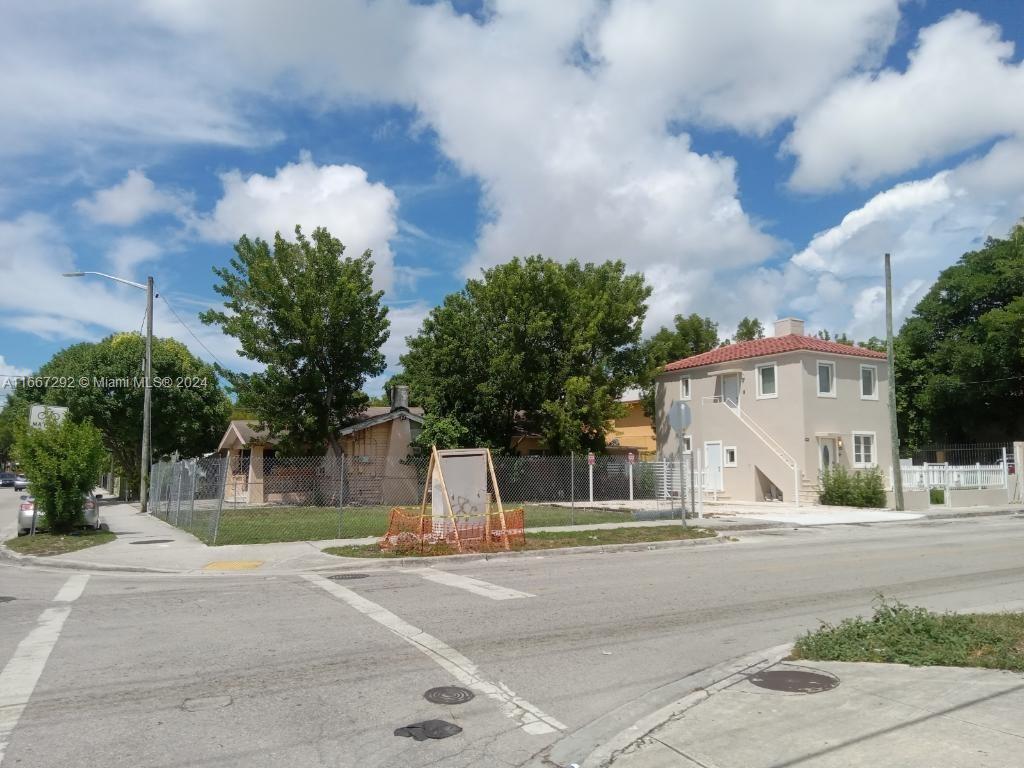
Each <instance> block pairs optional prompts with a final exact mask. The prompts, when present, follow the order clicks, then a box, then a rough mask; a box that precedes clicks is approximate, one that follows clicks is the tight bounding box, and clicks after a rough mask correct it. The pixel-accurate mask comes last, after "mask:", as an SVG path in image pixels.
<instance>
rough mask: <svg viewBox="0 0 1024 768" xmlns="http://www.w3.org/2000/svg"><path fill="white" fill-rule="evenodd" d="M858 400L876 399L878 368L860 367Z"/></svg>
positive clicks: (871, 366) (870, 366) (872, 366)
mask: <svg viewBox="0 0 1024 768" xmlns="http://www.w3.org/2000/svg"><path fill="white" fill-rule="evenodd" d="M860 399H861V400H877V399H878V367H877V366H874V365H862V366H861V367H860Z"/></svg>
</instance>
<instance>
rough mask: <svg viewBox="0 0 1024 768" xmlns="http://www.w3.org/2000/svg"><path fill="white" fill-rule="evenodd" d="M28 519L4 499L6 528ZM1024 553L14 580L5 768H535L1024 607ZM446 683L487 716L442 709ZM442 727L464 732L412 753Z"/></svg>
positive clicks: (923, 529)
mask: <svg viewBox="0 0 1024 768" xmlns="http://www.w3.org/2000/svg"><path fill="white" fill-rule="evenodd" d="M14 499H15V497H14V494H13V493H10V492H9V491H7V489H3V490H0V528H3V527H6V526H8V525H9V520H10V517H11V516H12V515H13V514H14V511H13V510H14V506H13V505H14ZM1022 554H1024V517H992V518H984V519H976V520H964V521H960V520H948V521H936V522H931V523H913V524H877V525H870V526H864V525H860V526H831V527H828V528H805V529H799V530H785V531H765V532H757V533H753V532H752V533H748V534H745V535H743V536H742V537H740V538H739V540H738V541H735V542H729V543H725V544H721V545H710V546H698V547H688V548H679V549H667V550H657V551H647V552H629V553H625V552H624V553H617V554H603V555H599V554H586V555H584V554H575V555H554V556H547V557H537V558H522V559H507V560H493V561H488V562H472V563H466V564H456V565H452V564H445V566H444V567H443V568H433V569H426V570H404V571H403V570H396V569H378V568H373V567H370V566H368V567H367V568H366V569H365V570H363V571H362V572H363V573H365V574H367V575H366V577H365V578H351V579H345V580H337V581H334V580H329V579H323V578H318V577H316V576H313V577H312V578H309V574H301V573H295V574H286V575H274V576H266V575H260V574H259V573H258V572H253V573H245V574H225V573H210V574H204V575H201V576H196V575H188V576H176V575H155V574H128V573H92V574H89V575H88V576H87V577H86V576H83V575H79V574H77V573H76V572H74V571H69V570H59V569H42V568H27V567H21V566H13V565H9V564H5V563H0V595H2V596H8V597H13V598H15V599H14V600H8V601H0V669H2V672H0V750H3V757H0V766H2V768H13V767H14V766H17V768H37V767H38V768H54V767H55V766H72V765H73V766H76V767H77V766H80V767H85V766H97V768H118V767H120V766H125V767H126V768H127V767H129V766H130V767H131V768H139V767H141V766H159V767H161V768H164V767H167V768H170V767H171V766H175V767H176V766H217V767H218V768H219V767H220V766H238V767H239V768H242V767H243V766H244V767H245V768H259V767H261V766H275V767H277V766H289V767H292V768H303V767H304V766H320V765H325V766H360V767H368V766H403V767H405V766H428V765H438V766H502V765H509V766H515V765H522V764H524V763H527V762H529V761H530V760H531V758H532V756H534V755H536V754H537V753H539V752H541V751H542V750H545V749H546V748H548V747H550V746H551V745H552V744H553V743H555V742H556V741H558V740H560V739H562V738H564V737H566V736H567V735H569V734H571V733H573V732H574V731H576V730H577V729H579V728H581V727H583V726H585V725H586V724H588V723H590V722H591V721H593V720H595V719H596V718H600V717H601V716H603V715H605V714H606V713H608V712H609V711H611V710H614V709H615V708H616V707H619V706H620V705H622V704H624V703H626V702H629V701H631V700H640V701H641V702H643V701H648V700H650V699H651V698H652V696H653V697H654V698H656V697H657V691H658V689H659V688H661V687H662V686H665V685H666V684H669V683H671V682H672V681H674V680H677V679H679V678H681V677H683V676H685V675H688V674H691V673H693V672H695V671H697V670H700V669H702V668H704V667H707V666H709V665H712V664H716V663H718V662H721V661H724V660H726V659H729V658H731V657H735V656H739V655H741V654H744V653H748V652H750V651H755V650H758V649H761V648H764V647H767V646H772V645H776V644H778V643H781V642H785V641H788V640H792V639H793V638H794V637H795V636H796V635H797V634H799V633H800V632H802V631H804V630H806V629H808V628H812V627H814V626H816V625H817V623H818V621H819V620H821V619H831V620H834V619H838V618H841V617H842V616H845V615H850V614H853V613H858V612H860V613H864V612H867V611H869V610H870V604H871V601H872V599H873V598H874V597H875V596H876V595H877V594H879V593H882V594H885V595H887V596H892V597H898V598H901V599H903V600H906V601H910V602H913V603H917V604H923V605H926V606H928V607H931V608H937V609H956V608H969V607H993V608H995V607H998V606H1001V605H1006V604H1011V605H1017V606H1019V605H1020V604H1021V600H1022V599H1024V557H1022ZM462 577H471V578H472V579H477V580H479V581H478V582H474V581H471V580H467V579H464V578H462ZM480 582H483V583H480ZM79 592H80V595H79V594H78V593H79ZM55 598H59V599H55ZM61 616H63V619H61V618H60V617H61ZM58 623H59V624H60V626H59V627H56V631H55V625H56V624H58ZM36 675H37V676H38V681H37V682H35V681H34V676H36ZM443 685H469V686H471V687H473V688H474V689H475V690H476V697H475V698H474V699H473V700H472V701H470V702H468V703H465V704H459V705H451V706H442V705H437V704H431V703H429V702H427V701H426V700H425V699H424V698H423V693H424V692H425V691H426V690H427V689H428V688H432V687H434V686H443ZM652 691H654V692H655V693H654V694H652V693H651V692H652ZM19 692H22V693H19ZM19 696H22V698H23V699H24V701H21V703H19V698H18V697H19ZM25 702H27V703H25ZM22 704H24V706H23V707H22ZM15 715H20V718H18V719H17V722H16V724H15V723H14V719H15V717H14V716H15ZM432 718H440V719H445V720H448V721H450V722H454V723H456V724H458V725H459V726H461V727H462V728H463V729H464V730H463V732H462V733H461V734H459V735H456V736H453V737H451V738H448V739H444V740H439V741H425V742H415V741H413V740H412V739H409V738H400V737H396V736H394V735H393V731H394V729H396V728H399V727H401V726H404V725H407V724H411V723H414V722H417V721H421V720H426V719H432ZM626 724H627V723H622V724H621V725H623V726H624V725H626ZM614 725H615V724H614V722H613V723H610V724H609V726H608V727H612V726H614ZM563 728H564V730H563ZM5 743H6V749H5V750H4V749H3V745H4V744H5ZM579 757H580V759H582V758H583V757H584V755H582V754H581V755H579Z"/></svg>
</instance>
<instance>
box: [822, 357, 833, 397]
mask: <svg viewBox="0 0 1024 768" xmlns="http://www.w3.org/2000/svg"><path fill="white" fill-rule="evenodd" d="M835 396H836V364H835V363H829V362H825V361H821V360H819V361H818V397H835Z"/></svg>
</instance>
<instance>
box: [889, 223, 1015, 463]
mask: <svg viewBox="0 0 1024 768" xmlns="http://www.w3.org/2000/svg"><path fill="white" fill-rule="evenodd" d="M895 352H896V381H897V387H898V388H897V398H898V406H897V410H898V414H899V422H900V433H901V435H902V436H903V438H904V443H905V444H906V445H907V446H908V447H911V448H912V447H919V446H921V445H923V444H925V443H929V442H957V443H959V442H976V441H995V440H1000V441H1009V440H1013V439H1020V437H1021V435H1024V226H1022V225H1018V226H1016V227H1015V228H1014V229H1013V231H1012V232H1011V233H1010V234H1009V236H1008V237H1006V238H1005V239H997V238H990V239H988V240H987V241H986V242H985V244H984V246H983V247H982V248H981V249H979V250H977V251H971V252H969V253H965V254H964V255H963V256H962V257H961V258H960V260H959V261H957V263H956V264H955V265H953V266H952V267H949V268H948V269H946V270H944V271H943V272H942V274H940V275H939V278H938V280H936V282H935V284H934V285H933V286H932V288H931V290H929V291H928V293H927V294H926V295H925V297H924V298H923V299H921V301H920V302H919V303H918V305H917V307H916V308H915V309H914V312H913V314H912V315H911V316H910V318H908V320H907V321H906V323H905V324H904V325H903V327H902V329H901V330H900V333H899V336H898V338H897V339H896V350H895Z"/></svg>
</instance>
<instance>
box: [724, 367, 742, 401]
mask: <svg viewBox="0 0 1024 768" xmlns="http://www.w3.org/2000/svg"><path fill="white" fill-rule="evenodd" d="M722 400H723V401H724V402H725V404H726V405H728V406H731V407H733V408H736V407H738V406H739V404H740V375H739V374H738V373H730V374H729V375H727V376H723V377H722Z"/></svg>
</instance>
